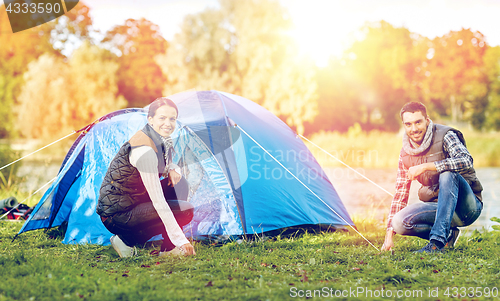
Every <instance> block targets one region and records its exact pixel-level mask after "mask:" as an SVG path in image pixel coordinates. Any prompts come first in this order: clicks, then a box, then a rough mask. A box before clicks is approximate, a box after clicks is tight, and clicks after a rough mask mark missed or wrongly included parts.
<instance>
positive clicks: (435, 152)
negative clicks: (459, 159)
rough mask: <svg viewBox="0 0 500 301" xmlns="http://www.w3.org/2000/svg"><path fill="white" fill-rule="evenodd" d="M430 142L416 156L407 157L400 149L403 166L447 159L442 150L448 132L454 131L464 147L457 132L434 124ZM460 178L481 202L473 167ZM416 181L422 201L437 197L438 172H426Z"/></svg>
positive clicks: (463, 140) (477, 180)
mask: <svg viewBox="0 0 500 301" xmlns="http://www.w3.org/2000/svg"><path fill="white" fill-rule="evenodd" d="M432 131H433V133H432V141H431V145H430V146H429V148H428V149H427V150H425V151H424V152H422V153H420V154H418V155H409V154H407V153H406V152H405V151H404V149H401V158H402V159H403V164H404V166H405V167H406V168H410V167H412V166H415V165H420V164H422V163H427V162H435V161H441V160H444V159H446V158H449V154H448V153H447V152H445V151H444V149H443V140H444V136H445V135H446V133H447V132H448V131H454V132H455V133H456V134H457V136H458V138H459V139H460V141H461V142H462V143H463V144H464V146H466V144H465V139H464V136H463V135H462V133H461V132H460V131H459V130H456V129H454V128H451V127H449V126H445V125H441V124H434V127H433V129H432ZM459 173H460V174H461V175H462V177H464V179H465V180H466V181H467V183H469V185H470V187H471V188H472V191H473V192H474V194H475V195H476V196H477V198H478V199H479V200H480V201H482V197H481V191H482V190H483V187H482V186H481V183H480V182H479V179H478V178H477V177H476V171H475V170H474V168H473V167H471V168H469V169H466V170H463V171H460V172H459ZM417 180H418V181H419V182H420V184H422V187H421V188H420V190H419V192H418V195H419V197H420V199H421V200H422V201H428V200H431V199H434V198H436V197H437V193H438V189H439V172H437V171H426V172H424V173H422V174H421V175H420V176H418V178H417Z"/></svg>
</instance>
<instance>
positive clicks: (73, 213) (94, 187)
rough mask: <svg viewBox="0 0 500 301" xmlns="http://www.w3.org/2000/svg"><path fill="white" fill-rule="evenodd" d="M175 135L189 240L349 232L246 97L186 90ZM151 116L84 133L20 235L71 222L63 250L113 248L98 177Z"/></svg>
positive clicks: (282, 130) (332, 198) (290, 135)
mask: <svg viewBox="0 0 500 301" xmlns="http://www.w3.org/2000/svg"><path fill="white" fill-rule="evenodd" d="M169 98H170V99H172V100H173V101H174V102H175V103H176V104H177V106H178V108H179V119H178V124H177V127H176V130H175V131H174V133H173V134H172V138H173V140H174V149H175V156H174V162H176V163H177V164H178V165H179V166H180V167H181V169H182V172H183V175H184V176H185V177H186V179H187V180H188V183H189V186H190V191H189V197H188V201H189V202H191V203H192V204H193V205H194V207H195V213H194V218H193V221H192V222H191V223H190V224H188V225H186V226H185V227H184V228H183V230H184V232H185V233H186V236H188V237H192V238H194V239H202V238H206V237H210V236H212V237H213V236H222V237H228V236H239V235H245V234H261V233H263V232H267V231H272V230H277V229H281V228H286V227H291V226H305V225H328V226H334V227H336V226H341V225H353V222H352V220H351V218H350V217H349V214H348V213H347V211H346V209H345V207H344V205H343V204H342V202H341V200H340V198H339V196H338V194H337V193H336V191H335V189H334V188H333V186H332V184H331V183H330V181H329V180H328V178H327V176H326V174H325V173H324V172H323V170H322V168H321V167H320V166H319V164H318V163H317V161H316V160H315V158H314V157H313V155H312V154H311V152H310V151H309V150H308V149H307V147H306V146H305V145H304V143H303V142H302V141H301V139H300V138H299V137H297V136H296V134H295V133H294V132H293V131H292V130H291V129H290V128H289V127H288V126H287V125H286V124H285V123H283V122H282V121H281V120H280V119H279V118H277V117H276V116H275V115H273V114H272V113H270V112H269V111H267V110H265V109H264V108H262V107H261V106H259V105H257V104H256V103H254V102H252V101H250V100H248V99H245V98H243V97H240V96H236V95H232V94H228V93H224V92H218V91H201V92H200V91H198V92H183V93H180V94H176V95H173V96H171V97H169ZM146 117H147V110H146V109H124V110H120V111H116V112H113V113H110V114H108V115H106V116H103V117H102V118H100V119H99V121H98V122H95V123H93V124H91V125H89V126H88V127H87V128H85V130H84V131H82V132H81V133H80V135H79V137H78V138H77V140H76V141H75V143H74V144H73V146H72V147H71V149H70V151H69V152H68V154H67V156H66V158H65V159H64V162H63V164H62V166H61V169H60V171H59V174H58V176H57V178H56V180H55V181H54V183H52V185H51V186H50V188H49V189H48V190H47V191H46V193H45V194H44V196H43V197H42V199H41V200H40V202H39V203H38V205H37V206H36V207H35V209H34V211H33V213H32V214H31V216H30V218H29V219H28V220H27V221H26V222H25V224H24V225H23V227H22V229H21V230H20V232H19V233H22V232H25V231H29V230H34V229H40V228H50V227H55V226H59V225H61V224H63V223H66V222H67V231H66V234H65V238H64V240H63V242H64V243H69V244H72V243H94V244H109V238H110V237H111V233H109V232H108V231H107V229H106V228H105V227H104V226H103V225H102V223H101V221H100V219H99V216H98V215H97V214H96V212H95V209H96V203H97V199H98V194H99V188H100V185H101V182H102V179H103V177H104V175H105V173H106V170H107V167H108V166H109V163H110V162H111V160H112V159H113V157H114V156H115V154H116V153H117V152H118V149H119V148H120V147H121V145H122V144H123V143H125V142H126V141H127V140H128V139H130V137H131V136H132V135H133V134H134V133H135V132H137V131H138V130H140V129H141V128H142V127H143V126H144V125H145V124H146Z"/></svg>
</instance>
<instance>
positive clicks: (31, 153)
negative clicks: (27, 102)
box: [0, 131, 78, 170]
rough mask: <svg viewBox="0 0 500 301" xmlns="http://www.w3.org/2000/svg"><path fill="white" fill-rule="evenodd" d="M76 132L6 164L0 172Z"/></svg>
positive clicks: (74, 132)
mask: <svg viewBox="0 0 500 301" xmlns="http://www.w3.org/2000/svg"><path fill="white" fill-rule="evenodd" d="M77 132H78V131H73V132H72V133H71V134H68V135H66V136H64V137H62V138H60V139H58V140H56V141H54V142H52V143H50V144H47V145H45V146H44V147H42V148H40V149H37V150H36V151H34V152H32V153H30V154H27V155H26V156H24V157H22V158H19V159H17V160H15V161H13V162H11V163H9V164H7V165H5V166H3V167H0V170H2V169H4V168H7V167H9V166H11V165H12V164H14V163H17V162H19V161H21V160H22V159H25V158H27V157H29V156H31V155H33V154H35V153H37V152H39V151H41V150H42V149H45V148H47V147H49V146H51V145H52V144H56V143H57V142H59V141H61V140H64V139H66V138H68V137H69V136H71V135H74V134H76V133H77Z"/></svg>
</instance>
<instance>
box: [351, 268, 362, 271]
mask: <svg viewBox="0 0 500 301" xmlns="http://www.w3.org/2000/svg"><path fill="white" fill-rule="evenodd" d="M352 269H353V270H354V271H359V270H361V269H360V268H352Z"/></svg>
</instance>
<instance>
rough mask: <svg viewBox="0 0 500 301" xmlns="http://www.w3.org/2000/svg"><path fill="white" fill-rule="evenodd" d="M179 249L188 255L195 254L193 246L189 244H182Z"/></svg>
mask: <svg viewBox="0 0 500 301" xmlns="http://www.w3.org/2000/svg"><path fill="white" fill-rule="evenodd" d="M180 249H181V250H182V251H184V255H186V256H189V255H196V252H195V251H194V247H193V246H192V245H191V244H190V243H187V244H184V245H182V246H180Z"/></svg>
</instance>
